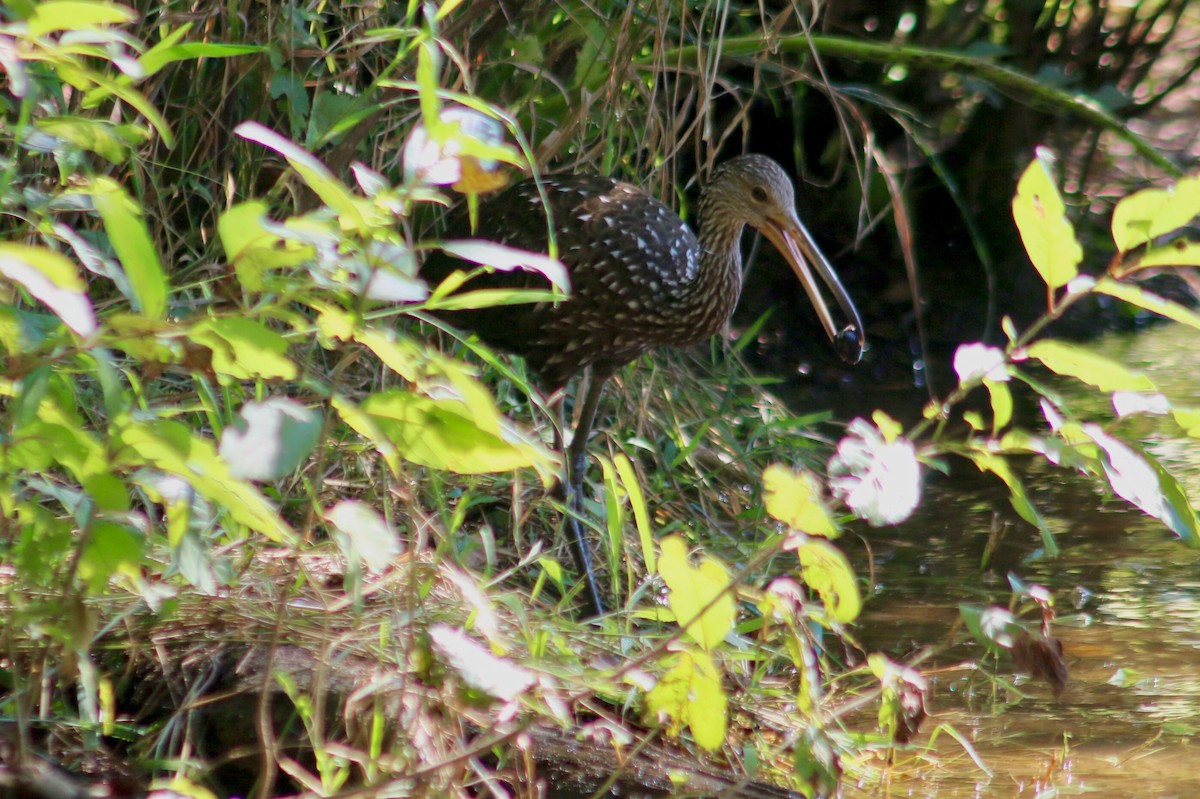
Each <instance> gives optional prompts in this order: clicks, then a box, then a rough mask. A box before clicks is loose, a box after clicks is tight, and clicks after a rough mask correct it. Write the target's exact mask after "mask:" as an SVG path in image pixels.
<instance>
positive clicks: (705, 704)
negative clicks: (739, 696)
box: [646, 650, 729, 752]
mask: <svg viewBox="0 0 1200 799" xmlns="http://www.w3.org/2000/svg"><path fill="white" fill-rule="evenodd" d="M646 717H647V721H649V722H650V723H652V724H653V723H657V722H660V721H661V722H665V723H666V729H667V734H668V735H670V736H672V737H675V736H678V735H679V733H680V731H681V730H682V728H683V725H684V724H686V725H687V726H688V728H689V729H690V730H691V731H692V737H693V738H695V740H696V744H697V746H699V747H701V748H702V749H706V750H708V751H710V752H714V751H716V750H717V749H720V748H721V746H722V745H724V743H725V733H726V729H727V727H728V723H729V722H728V719H729V697H728V696H727V695H726V693H725V688H724V686H723V685H722V684H721V673H720V671H719V670H718V669H717V667H716V664H714V663H713V662H712V659H711V658H710V657H709V656H708V655H707V654H706V653H704V652H694V651H691V650H685V651H683V652H680V653H678V654H677V655H676V656H675V663H674V665H673V666H672V667H671V668H670V669H669V670H668V671H667V673H666V674H664V675H663V676H662V677H661V678H659V680H658V682H657V683H656V684H655V686H654V687H653V688H652V689H650V692H649V693H648V694H646Z"/></svg>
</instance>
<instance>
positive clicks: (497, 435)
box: [335, 390, 555, 477]
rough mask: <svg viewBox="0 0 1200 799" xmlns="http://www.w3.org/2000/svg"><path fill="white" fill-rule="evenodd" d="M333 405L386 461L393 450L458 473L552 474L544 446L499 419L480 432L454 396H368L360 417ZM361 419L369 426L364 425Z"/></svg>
mask: <svg viewBox="0 0 1200 799" xmlns="http://www.w3.org/2000/svg"><path fill="white" fill-rule="evenodd" d="M335 407H337V409H338V412H339V413H340V414H341V415H342V418H343V419H344V420H345V421H346V423H347V424H349V425H350V426H351V427H353V428H354V429H355V430H357V431H358V432H359V433H360V434H362V435H364V436H367V437H368V438H370V439H371V440H372V441H373V442H374V443H375V444H376V446H380V447H381V448H380V452H381V454H384V455H385V457H386V454H387V452H388V451H389V450H391V451H393V452H395V453H398V454H399V455H400V456H401V457H404V458H406V459H408V460H410V461H413V462H414V463H419V464H422V465H423V466H429V467H432V468H435V469H445V470H447V471H451V472H456V473H458V474H484V473H489V472H503V471H510V470H512V469H519V468H523V467H527V466H532V467H535V468H537V469H538V471H539V472H541V473H543V474H544V475H546V476H547V477H548V476H549V475H550V474H552V473H553V465H554V463H555V457H554V455H553V454H552V453H551V452H549V451H548V450H547V449H546V448H545V447H544V446H542V445H541V444H540V443H537V442H535V441H533V440H532V439H529V438H528V437H526V436H524V434H522V433H521V432H520V431H519V430H517V429H516V428H515V427H514V426H513V425H512V424H511V423H510V422H508V421H507V420H506V419H503V418H500V419H499V420H498V422H497V423H498V425H499V427H498V430H497V431H496V432H489V431H488V430H485V429H483V428H482V427H480V425H479V424H478V423H477V422H476V420H475V418H474V415H473V414H472V413H471V410H470V408H469V407H468V406H467V405H466V404H465V403H464V402H462V401H461V400H460V399H458V398H457V397H447V398H445V399H434V398H431V397H426V396H422V395H420V394H416V393H414V392H411V391H402V390H392V391H385V392H380V393H377V394H373V395H371V396H370V397H368V398H367V399H366V401H364V402H363V403H362V405H361V406H360V408H359V409H358V410H359V411H360V413H349V414H348V413H346V412H345V410H344V408H345V406H344V403H341V402H335ZM351 410H352V409H351ZM364 420H369V422H370V424H368V425H363V424H362V422H363V421H364ZM491 421H494V420H489V423H490V422H491ZM380 436H382V441H381V440H380V438H379V437H380ZM381 444H382V446H381Z"/></svg>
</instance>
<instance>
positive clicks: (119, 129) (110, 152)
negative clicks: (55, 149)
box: [36, 116, 150, 164]
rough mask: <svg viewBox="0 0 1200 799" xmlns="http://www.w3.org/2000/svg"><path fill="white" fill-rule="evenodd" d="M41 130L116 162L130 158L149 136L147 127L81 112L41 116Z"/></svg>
mask: <svg viewBox="0 0 1200 799" xmlns="http://www.w3.org/2000/svg"><path fill="white" fill-rule="evenodd" d="M36 124H37V128H38V130H41V131H44V132H46V133H49V134H50V135H51V136H55V137H57V138H59V139H62V140H63V141H67V142H70V143H71V144H73V145H75V146H76V147H78V148H80V149H82V150H87V151H89V152H93V153H95V154H96V155H98V156H100V157H101V158H104V159H106V160H107V161H109V162H110V163H113V164H123V163H125V162H126V161H127V160H129V155H130V153H131V152H132V151H133V147H134V146H136V145H139V144H142V143H144V142H145V141H146V140H147V139H148V138H150V133H149V131H147V130H146V129H145V128H140V127H137V126H135V125H114V124H113V123H111V122H109V121H108V120H105V119H89V118H88V117H80V116H56V117H52V118H49V119H39V120H37V122H36Z"/></svg>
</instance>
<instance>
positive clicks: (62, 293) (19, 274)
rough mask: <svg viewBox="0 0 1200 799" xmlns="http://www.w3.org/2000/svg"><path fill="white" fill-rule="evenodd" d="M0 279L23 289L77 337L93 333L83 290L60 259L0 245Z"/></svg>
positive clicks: (89, 306)
mask: <svg viewBox="0 0 1200 799" xmlns="http://www.w3.org/2000/svg"><path fill="white" fill-rule="evenodd" d="M0 275H3V276H4V277H6V278H7V279H9V280H11V281H13V282H14V283H18V284H20V285H22V286H24V287H25V289H26V290H27V291H28V292H29V293H30V294H32V295H33V296H34V297H36V298H37V299H38V300H40V301H42V302H43V303H45V304H46V306H47V307H49V308H50V310H52V311H54V313H55V314H56V315H57V316H58V318H59V319H61V320H62V321H63V323H64V324H65V325H66V326H67V327H69V328H71V329H72V330H74V331H75V332H76V333H78V334H79V335H81V336H90V335H91V334H92V333H95V332H96V314H95V313H94V312H93V311H92V303H91V300H89V299H88V296H87V286H86V285H85V284H84V282H83V280H82V279H81V278H80V277H79V270H78V269H76V268H75V265H74V264H73V263H71V262H70V261H68V260H67V259H66V258H64V257H63V256H62V255H60V254H58V253H56V252H54V251H53V250H47V249H45V248H43V247H28V246H26V245H24V244H9V243H6V242H0Z"/></svg>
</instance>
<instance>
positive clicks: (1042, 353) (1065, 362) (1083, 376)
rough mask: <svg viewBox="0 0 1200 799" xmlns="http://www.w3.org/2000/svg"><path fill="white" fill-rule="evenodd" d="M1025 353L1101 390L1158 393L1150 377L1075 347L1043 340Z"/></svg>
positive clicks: (1052, 369)
mask: <svg viewBox="0 0 1200 799" xmlns="http://www.w3.org/2000/svg"><path fill="white" fill-rule="evenodd" d="M1025 354H1026V355H1028V356H1029V357H1030V358H1033V359H1034V360H1036V361H1040V362H1041V364H1042V365H1043V366H1045V367H1046V368H1047V369H1049V370H1050V371H1052V372H1054V373H1055V374H1059V375H1063V376H1064V377H1073V378H1075V379H1076V380H1079V381H1082V382H1084V383H1087V384H1088V385H1089V386H1095V387H1096V388H1098V389H1100V390H1101V391H1156V390H1157V389H1155V387H1154V383H1153V382H1152V381H1151V380H1150V378H1148V377H1146V376H1145V375H1144V374H1141V373H1139V372H1134V371H1132V370H1130V369H1128V368H1127V367H1125V366H1124V365H1123V364H1120V363H1117V362H1116V361H1113V360H1110V359H1108V358H1105V357H1104V356H1103V355H1100V354H1098V353H1095V352H1092V351H1091V350H1089V349H1086V348H1084V347H1080V346H1077V345H1075V344H1068V343H1066V342H1064V341H1055V340H1054V339H1043V340H1042V341H1038V342H1035V343H1034V344H1031V345H1030V346H1029V347H1028V348H1026V350H1025Z"/></svg>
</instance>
